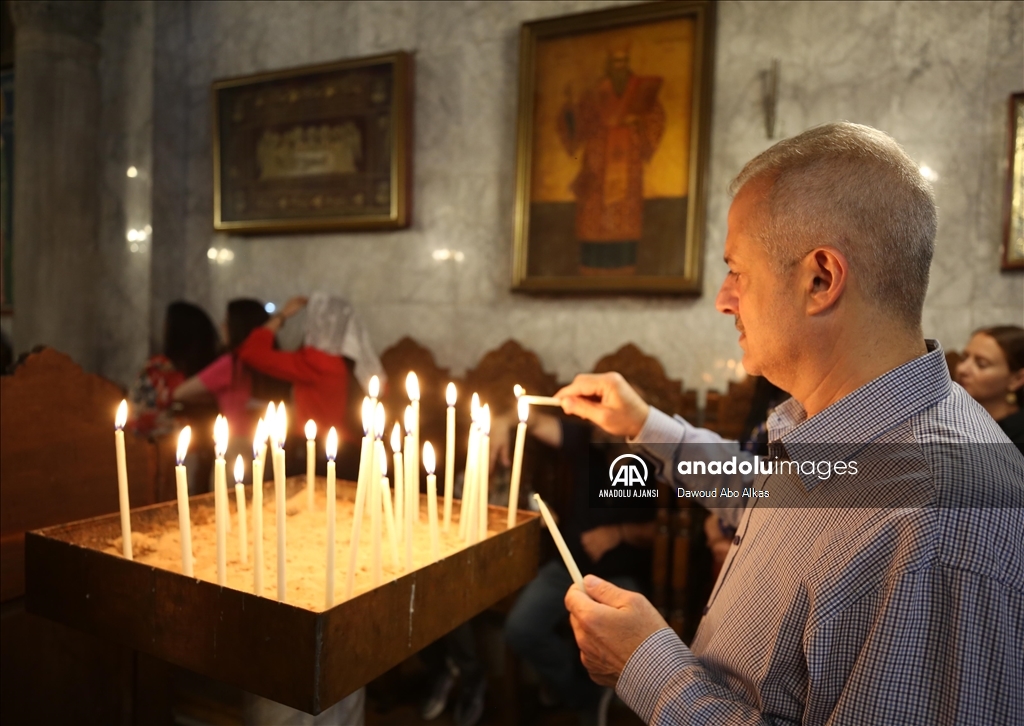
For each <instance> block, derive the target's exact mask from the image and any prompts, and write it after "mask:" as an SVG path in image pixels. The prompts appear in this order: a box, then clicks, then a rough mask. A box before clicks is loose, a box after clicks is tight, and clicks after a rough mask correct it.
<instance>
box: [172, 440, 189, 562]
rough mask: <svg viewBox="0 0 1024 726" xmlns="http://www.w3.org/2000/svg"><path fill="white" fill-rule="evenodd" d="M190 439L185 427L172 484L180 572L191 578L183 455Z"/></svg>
mask: <svg viewBox="0 0 1024 726" xmlns="http://www.w3.org/2000/svg"><path fill="white" fill-rule="evenodd" d="M191 439H192V427H191V426H186V427H185V428H183V429H182V430H181V434H180V435H179V436H178V452H177V457H176V458H177V462H178V465H177V466H175V467H174V482H175V484H176V485H177V489H178V532H179V534H180V536H181V572H182V574H184V575H185V576H186V577H192V575H193V573H192V518H191V517H190V516H189V511H188V474H187V473H186V472H185V454H187V453H188V443H189V441H190V440H191Z"/></svg>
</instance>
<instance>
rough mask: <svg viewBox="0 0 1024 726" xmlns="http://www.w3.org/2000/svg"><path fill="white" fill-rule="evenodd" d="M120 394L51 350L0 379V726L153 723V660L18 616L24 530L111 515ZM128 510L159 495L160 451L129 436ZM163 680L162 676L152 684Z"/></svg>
mask: <svg viewBox="0 0 1024 726" xmlns="http://www.w3.org/2000/svg"><path fill="white" fill-rule="evenodd" d="M123 396H124V394H123V391H122V390H121V389H120V388H119V387H118V386H116V385H115V384H113V383H111V382H110V381H107V380H105V379H103V378H100V377H99V376H95V375H90V374H88V373H85V372H84V371H83V370H82V369H81V368H80V367H79V366H78V365H76V364H75V363H74V362H73V361H72V360H71V359H70V358H69V357H68V356H66V355H64V354H62V353H58V352H57V351H54V350H52V349H42V350H41V351H39V352H37V353H33V354H31V355H29V356H28V357H27V358H26V359H25V360H24V361H23V362H22V363H21V364H20V365H19V366H18V367H17V368H16V369H15V371H14V373H13V374H12V375H9V376H4V377H2V378H0V452H2V455H0V536H2V539H0V564H2V567H0V592H2V600H3V613H2V617H0V624H2V632H0V671H2V673H3V677H2V694H0V721H2V722H3V723H12V724H13V723H124V722H132V721H141V722H145V721H150V722H153V721H155V722H159V721H160V720H161V719H160V718H159V717H157V716H154V714H151V713H146V711H145V708H147V707H148V706H149V705H151V704H152V702H153V698H149V697H147V698H146V699H144V700H145V701H146V703H145V704H143V703H142V702H141V701H140V699H138V698H137V692H136V688H137V686H139V685H140V684H143V683H149V682H150V679H149V677H148V676H147V674H151V673H152V672H153V671H154V670H156V671H159V670H160V666H159V664H154V663H153V659H148V660H147V659H145V658H141V659H140V657H139V656H138V655H137V654H135V653H133V652H132V651H130V650H128V649H126V648H123V647H120V646H115V645H111V644H109V643H105V642H101V641H99V640H96V639H95V638H92V637H91V636H88V635H85V634H83V633H79V632H77V631H73V630H70V629H68V628H65V627H63V626H60V625H57V624H55V623H52V622H50V621H48V620H44V619H41V618H37V617H35V616H32V615H28V614H27V613H26V612H25V610H24V605H23V597H22V596H23V594H24V588H25V573H24V538H25V532H26V531H27V530H31V529H36V528H39V527H45V526H49V525H53V524H60V523H63V522H70V521H74V520H79V519H84V518H87V517H94V516H97V515H100V514H107V513H110V512H114V511H117V508H118V494H117V471H116V463H115V457H114V435H113V431H114V413H115V411H116V409H117V405H118V403H120V401H121V399H122V398H123ZM125 445H126V452H127V464H128V477H129V496H130V499H131V504H132V506H133V507H138V506H143V505H147V504H152V503H154V502H155V501H156V499H157V478H156V470H157V463H156V448H155V446H154V445H153V444H152V443H150V442H148V441H146V440H145V439H143V438H140V437H137V436H134V435H133V434H131V433H128V434H126V436H125ZM155 680H156V681H157V682H159V681H160V680H161V679H160V678H159V677H157V678H156V679H155Z"/></svg>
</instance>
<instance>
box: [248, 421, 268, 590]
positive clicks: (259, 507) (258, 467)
mask: <svg viewBox="0 0 1024 726" xmlns="http://www.w3.org/2000/svg"><path fill="white" fill-rule="evenodd" d="M268 420H269V421H272V420H273V419H268ZM266 456H267V430H266V424H265V423H264V422H263V419H260V421H259V423H258V424H256V435H255V436H254V437H253V440H252V591H253V592H254V593H256V594H257V595H259V596H261V597H262V596H263V463H264V461H265V460H266Z"/></svg>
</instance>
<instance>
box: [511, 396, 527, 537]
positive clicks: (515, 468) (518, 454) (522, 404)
mask: <svg viewBox="0 0 1024 726" xmlns="http://www.w3.org/2000/svg"><path fill="white" fill-rule="evenodd" d="M517 408H518V409H519V425H518V426H516V448H515V452H514V453H513V454H512V478H511V479H510V480H509V485H508V528H509V529H512V527H514V526H515V524H516V510H517V509H518V508H519V479H520V478H521V477H522V475H523V448H524V447H525V446H526V420H527V419H528V418H529V417H530V404H529V402H528V401H524V400H522V399H519V402H518V404H517Z"/></svg>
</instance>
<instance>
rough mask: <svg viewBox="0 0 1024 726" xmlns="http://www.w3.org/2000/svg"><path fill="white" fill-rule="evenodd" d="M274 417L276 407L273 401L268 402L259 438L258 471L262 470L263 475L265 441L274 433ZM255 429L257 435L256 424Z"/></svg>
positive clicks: (265, 452) (275, 416)
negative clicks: (261, 434)
mask: <svg viewBox="0 0 1024 726" xmlns="http://www.w3.org/2000/svg"><path fill="white" fill-rule="evenodd" d="M276 418H277V408H275V407H274V404H273V402H271V403H268V404H267V414H266V417H265V418H264V419H263V438H261V439H260V471H262V472H263V475H264V477H265V476H266V473H267V443H268V442H269V441H270V437H271V436H273V435H274V419H276ZM256 430H257V435H259V427H258V426H257V429H256ZM271 466H273V464H271Z"/></svg>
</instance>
